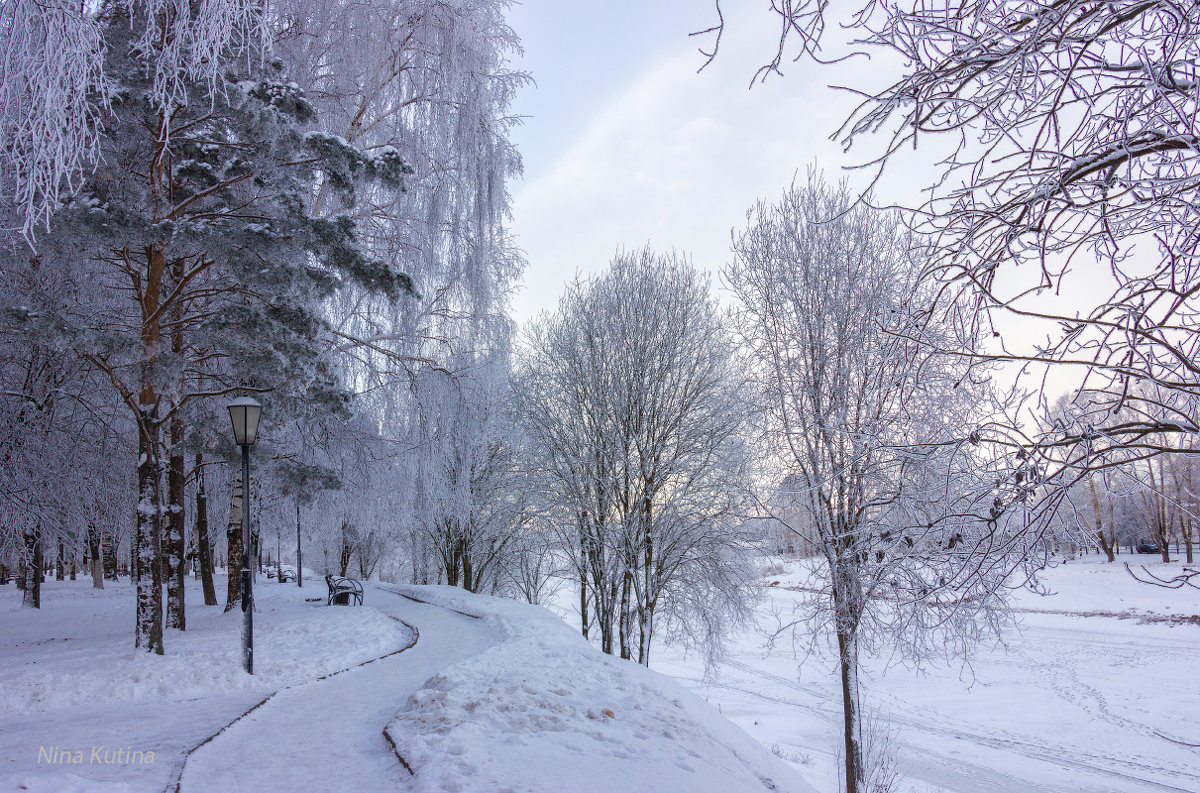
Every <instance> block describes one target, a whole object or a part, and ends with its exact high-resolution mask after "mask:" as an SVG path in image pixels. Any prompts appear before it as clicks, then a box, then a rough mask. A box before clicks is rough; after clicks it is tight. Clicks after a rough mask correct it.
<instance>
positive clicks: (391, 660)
mask: <svg viewBox="0 0 1200 793" xmlns="http://www.w3.org/2000/svg"><path fill="white" fill-rule="evenodd" d="M222 584H224V580H223V579H219V581H218V589H221V586H222ZM324 591H325V587H324V582H322V581H319V580H318V581H317V582H316V583H315V584H313V585H310V586H308V587H305V588H304V589H300V588H297V587H296V586H294V585H293V584H285V585H280V584H277V583H274V582H269V579H267V578H266V577H265V576H264V577H262V578H260V583H259V585H258V586H257V587H256V589H255V599H256V603H257V608H258V614H257V615H256V617H255V668H256V672H258V674H256V675H255V676H253V677H249V676H246V675H244V674H243V673H242V672H241V671H240V666H239V658H240V657H239V650H240V648H239V646H238V628H239V626H240V616H241V615H240V613H239V612H238V611H237V610H234V611H231V612H229V613H227V614H225V613H223V612H222V611H221V609H220V608H219V607H210V608H206V607H203V606H202V605H199V604H200V603H201V598H200V592H199V588H198V586H197V584H196V582H194V581H192V580H189V581H188V596H189V609H188V610H189V612H190V613H189V615H188V626H189V628H188V630H187V631H186V632H184V633H180V632H177V631H167V633H166V640H165V644H166V648H167V655H166V656H163V657H157V656H152V655H149V654H146V653H143V652H141V651H137V650H134V649H133V648H132V646H131V645H132V622H133V619H132V618H133V597H134V591H133V587H131V586H130V585H129V584H128V583H127V582H122V583H120V584H116V585H112V584H110V585H109V588H108V589H105V590H103V591H96V590H93V589H92V588H91V583H90V581H76V582H54V581H47V582H46V584H45V585H44V589H43V604H44V608H43V609H42V611H41V613H38V612H37V611H34V610H32V609H25V610H22V609H20V608H19V605H18V603H19V600H18V599H17V598H16V597H13V595H14V592H13V590H11V589H9V590H7V591H4V590H0V637H2V638H0V692H2V698H0V791H7V790H24V791H42V792H44V793H64V792H67V791H88V792H89V793H91V792H92V791H97V792H99V793H132V792H133V791H161V790H164V789H170V788H173V787H174V784H175V782H176V780H178V781H179V783H180V789H181V790H184V791H209V790H246V791H267V790H277V789H286V790H289V791H294V792H295V793H303V791H321V792H322V793H326V792H327V791H330V790H338V789H345V790H355V791H376V790H378V791H383V790H389V791H391V790H412V791H434V790H437V791H443V790H445V791H454V790H458V791H480V792H481V793H483V792H485V791H486V792H487V793H490V792H491V791H504V790H511V791H522V792H528V793H533V792H534V791H546V792H547V793H549V791H555V792H556V793H557V791H561V790H566V789H571V790H579V791H607V790H613V791H616V790H622V791H625V790H631V789H638V788H640V787H644V786H645V785H646V784H647V780H653V783H654V789H655V790H656V791H657V790H664V791H697V793H706V791H713V792H714V793H716V791H722V792H723V791H729V790H745V791H752V790H769V789H773V790H778V791H793V793H810V792H811V791H812V790H813V788H811V787H809V786H808V785H807V783H805V782H804V781H803V779H802V778H801V776H800V775H799V774H797V773H796V772H795V771H794V770H792V769H791V768H789V767H788V766H787V765H785V764H784V763H783V762H782V761H780V760H778V759H777V758H775V757H773V756H771V754H770V753H769V752H768V751H767V750H766V749H765V748H764V747H763V746H761V745H760V744H758V743H757V742H756V741H754V740H752V739H751V738H750V737H749V736H747V735H746V734H745V733H744V732H742V731H741V730H739V729H738V728H737V727H735V726H734V725H732V724H730V723H729V722H728V721H726V720H725V719H724V718H723V717H721V715H720V714H719V713H717V712H716V711H715V710H713V709H712V708H710V707H708V706H706V705H705V704H704V703H703V702H702V701H701V700H699V699H698V698H697V697H695V696H694V695H692V694H691V693H690V692H688V691H686V690H685V689H683V688H682V687H680V686H679V685H678V684H676V683H674V682H673V681H671V680H669V679H666V678H664V677H662V676H660V675H657V674H656V673H653V672H650V671H648V670H646V669H643V668H641V667H638V666H637V665H635V664H632V663H629V662H624V661H619V660H617V659H613V658H610V657H607V656H604V655H602V654H601V653H599V652H597V651H596V650H594V649H593V648H591V647H589V646H588V645H587V644H586V643H585V642H584V641H583V640H582V639H581V638H579V637H578V636H577V635H576V634H575V631H573V630H572V629H571V628H570V627H568V626H566V625H564V624H563V623H562V622H561V621H560V620H558V618H557V617H555V616H554V615H552V614H550V613H549V612H547V611H545V610H543V609H541V608H538V607H531V606H523V605H520V604H516V603H511V602H508V601H502V600H497V599H493V598H486V597H481V596H473V595H469V594H467V593H463V592H461V591H460V590H454V589H449V588H437V587H434V588H393V589H383V588H377V587H371V586H368V587H367V592H366V605H365V606H363V607H361V608H358V607H355V608H327V607H325V606H324V597H323V595H324ZM306 596H307V597H310V598H311V597H317V596H320V602H317V603H311V602H306V601H305V597H306ZM411 598H418V599H420V600H423V601H427V602H426V603H420V602H416V601H414V600H413V599H411ZM459 612H467V613H469V614H471V615H473V616H467V614H465V613H459ZM414 638H415V639H416V642H415V644H414V641H413V640H414ZM385 728H386V733H387V735H386V737H385V734H384V733H385ZM94 747H103V749H102V751H105V752H109V753H112V752H116V751H118V750H120V751H123V752H124V753H125V756H126V757H128V756H129V755H130V754H131V753H133V752H142V753H144V754H143V755H141V756H140V757H141V758H146V757H149V756H150V753H153V762H125V763H120V762H111V763H105V762H93V761H92V760H91V753H92V750H93V748H94ZM192 750H194V751H192ZM39 752H41V757H40V761H39ZM48 752H49V753H56V754H54V756H55V757H57V758H60V761H58V762H47V761H46V753H48ZM77 752H80V753H82V755H83V757H84V762H82V763H79V764H75V763H66V762H62V761H61V757H62V756H63V755H64V754H65V755H66V756H67V757H71V756H73V755H74V753H77ZM189 752H191V754H190V757H189V758H188V759H187V760H186V764H185V762H184V760H185V757H186V756H187V755H188V753H189ZM406 768H408V769H412V770H413V771H415V775H413V774H410V773H409V771H408V770H406ZM772 786H773V787H772Z"/></svg>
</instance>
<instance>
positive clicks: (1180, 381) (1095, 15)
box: [710, 0, 1200, 505]
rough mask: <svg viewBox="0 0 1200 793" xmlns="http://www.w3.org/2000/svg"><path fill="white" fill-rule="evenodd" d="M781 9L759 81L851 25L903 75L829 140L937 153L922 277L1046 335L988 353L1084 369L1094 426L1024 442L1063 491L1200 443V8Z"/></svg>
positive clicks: (878, 156) (936, 5)
mask: <svg viewBox="0 0 1200 793" xmlns="http://www.w3.org/2000/svg"><path fill="white" fill-rule="evenodd" d="M771 12H772V13H774V14H775V15H776V16H777V18H778V22H779V31H780V36H779V39H778V42H779V44H778V50H777V52H776V53H775V55H774V57H773V58H772V59H771V61H770V62H769V63H768V64H767V65H765V66H764V67H763V68H762V70H761V71H760V72H759V74H758V77H760V78H766V77H768V76H769V75H772V74H776V73H781V72H782V70H783V69H784V68H785V65H786V63H787V62H788V61H789V60H790V59H791V58H792V57H796V58H805V57H811V58H813V59H817V60H820V59H821V58H823V57H824V53H826V52H829V51H831V50H833V51H838V52H841V51H842V49H841V46H840V45H842V44H844V43H845V42H839V41H834V40H832V39H831V37H832V36H837V35H840V33H841V32H843V31H845V30H846V27H843V25H845V26H848V29H849V35H850V37H852V38H854V39H856V43H855V44H854V45H852V46H854V47H855V48H858V49H860V50H863V51H866V52H868V53H882V54H883V55H885V56H886V57H885V59H884V60H886V61H887V62H888V63H894V64H896V69H897V74H896V76H894V77H887V79H886V80H885V82H883V83H882V85H883V86H884V87H882V88H878V89H877V87H876V86H874V85H872V86H866V85H852V86H850V87H851V88H852V89H856V90H859V91H862V96H863V101H862V103H861V104H860V105H859V106H858V108H857V110H856V111H854V113H853V115H852V116H851V117H850V118H849V119H848V120H847V121H846V123H845V125H844V126H843V127H842V128H841V130H840V131H838V133H837V135H836V136H837V137H838V138H840V140H841V141H842V142H843V143H844V144H846V145H847V146H849V144H850V143H852V142H853V143H854V144H855V148H856V149H861V146H862V145H863V144H864V143H868V142H869V139H870V138H871V137H872V136H874V135H880V136H881V137H882V142H881V143H882V145H881V147H880V148H879V149H877V150H876V152H875V153H874V154H873V155H869V156H867V159H868V160H871V162H872V164H879V165H881V166H883V165H886V164H887V163H889V162H894V161H896V160H898V159H900V158H902V157H903V156H904V155H903V152H904V151H905V150H906V149H909V148H911V147H913V146H917V147H929V146H932V147H934V149H935V153H936V154H937V166H936V168H935V169H934V172H933V173H932V174H931V176H930V186H931V187H932V192H931V198H930V200H929V202H928V203H927V204H925V205H924V206H922V207H920V210H921V211H920V213H919V215H918V219H919V220H918V223H919V225H920V227H921V228H922V230H924V231H926V232H927V233H928V234H929V236H930V238H931V240H932V242H933V250H932V253H931V257H930V259H929V260H928V263H927V264H926V265H925V266H924V269H925V273H924V275H925V277H926V278H928V279H930V280H932V281H935V282H937V283H938V284H940V285H941V287H942V295H943V298H944V299H945V300H947V301H951V302H952V303H954V304H956V305H957V307H958V308H959V309H960V310H967V311H970V312H971V313H972V315H973V316H974V318H975V319H976V320H977V321H978V322H979V323H980V325H981V326H988V325H995V326H996V328H997V330H998V331H999V330H1003V328H1004V327H1005V326H1006V325H1009V324H1011V323H1014V322H1015V323H1021V324H1023V325H1025V326H1032V327H1035V328H1038V329H1044V330H1045V333H1046V339H1045V341H1044V342H1042V343H1040V344H1038V345H1036V347H1033V348H1020V347H1016V348H1009V347H1005V346H1003V345H1001V343H1000V341H999V338H1000V334H999V333H998V332H997V335H996V336H993V335H992V334H990V333H987V334H983V335H982V336H981V340H982V343H981V344H980V345H979V346H978V347H977V348H976V351H977V352H978V353H979V354H980V355H981V356H984V357H985V358H999V359H1007V360H1016V361H1019V362H1030V363H1032V364H1034V365H1038V366H1040V365H1042V364H1043V363H1046V362H1057V363H1061V364H1062V365H1063V366H1064V367H1068V370H1069V371H1071V372H1073V373H1081V372H1085V373H1086V379H1085V381H1084V384H1083V389H1082V393H1083V394H1084V395H1085V398H1084V399H1080V400H1077V402H1078V405H1079V407H1080V408H1081V409H1086V413H1087V420H1086V421H1081V422H1079V423H1077V424H1076V425H1075V426H1074V427H1073V434H1071V435H1069V436H1064V435H1061V434H1060V435H1057V436H1056V437H1051V438H1042V437H1039V436H1034V437H1028V438H1024V439H1020V440H1019V441H1018V442H1019V443H1021V444H1023V445H1025V446H1036V447H1038V451H1037V453H1038V454H1041V453H1042V450H1043V449H1045V448H1046V447H1053V449H1051V450H1050V451H1048V452H1047V453H1046V454H1045V455H1044V459H1043V462H1044V463H1045V464H1046V465H1047V466H1048V467H1049V466H1054V467H1055V468H1056V469H1057V470H1058V471H1060V472H1061V475H1060V476H1059V477H1058V478H1060V479H1062V484H1063V485H1064V486H1066V485H1068V484H1070V482H1072V481H1074V480H1075V478H1076V477H1078V476H1086V475H1087V474H1086V472H1087V471H1091V470H1097V469H1098V468H1101V467H1104V466H1105V465H1108V464H1110V463H1114V462H1115V463H1119V462H1120V460H1121V458H1122V457H1123V456H1124V452H1125V450H1126V449H1130V448H1132V449H1135V450H1138V451H1139V452H1140V453H1144V452H1147V451H1151V450H1157V451H1161V452H1164V453H1172V450H1173V449H1174V448H1175V446H1176V445H1177V444H1175V443H1174V442H1173V441H1172V440H1170V436H1173V435H1183V436H1190V435H1194V434H1195V432H1196V431H1197V427H1200V413H1198V410H1197V404H1198V403H1197V399H1198V398H1200V390H1198V387H1197V382H1200V380H1198V378H1197V376H1196V375H1197V372H1200V308H1198V307H1197V301H1196V299H1195V294H1196V290H1197V288H1200V246H1198V242H1200V232H1198V231H1197V229H1200V211H1198V207H1200V201H1198V200H1197V199H1198V192H1200V168H1198V167H1197V165H1198V163H1200V114H1198V113H1197V110H1198V108H1200V73H1198V71H1197V68H1198V67H1197V64H1198V63H1200V6H1197V5H1196V4H1195V3H1179V2H1174V0H1148V1H1147V2H1112V3H1094V2H1090V1H1089V0H1053V1H1051V0H1019V1H1018V2H1005V1H1003V0H971V1H970V2H965V3H952V2H910V1H909V0H894V1H893V0H890V1H889V2H874V0H870V1H869V2H865V3H860V4H852V5H851V6H849V7H845V6H837V5H836V4H831V3H828V2H827V1H826V0H798V1H797V2H787V3H775V4H772V6H771ZM836 23H842V24H836ZM722 27H723V24H721V23H719V24H718V26H717V27H715V28H713V29H712V31H710V32H711V33H715V34H717V35H719V33H720V32H721V28H722ZM830 45H832V46H830ZM1052 292H1053V293H1057V294H1060V295H1063V296H1069V299H1067V298H1065V297H1064V298H1063V299H1059V300H1057V301H1053V300H1048V299H1046V297H1047V295H1048V294H1050V293H1052ZM1093 295H1094V296H1093ZM1125 406H1132V407H1133V408H1134V410H1133V411H1132V414H1129V413H1125V414H1123V418H1124V419H1126V420H1122V415H1121V414H1122V412H1121V410H1120V409H1121V408H1122V407H1125ZM1068 447H1069V451H1070V454H1063V453H1060V452H1062V451H1064V450H1067V449H1068ZM1053 473H1055V472H1054V471H1048V475H1049V474H1053ZM1051 505H1052V504H1051Z"/></svg>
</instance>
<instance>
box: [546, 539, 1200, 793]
mask: <svg viewBox="0 0 1200 793" xmlns="http://www.w3.org/2000/svg"><path fill="white" fill-rule="evenodd" d="M1153 559H1154V557H1147V556H1141V557H1137V556H1134V557H1129V556H1127V555H1122V556H1121V557H1118V560H1119V561H1131V563H1132V564H1134V565H1137V564H1142V563H1145V564H1147V567H1148V569H1150V570H1151V571H1154V572H1156V573H1157V574H1159V575H1161V576H1167V575H1170V574H1175V573H1178V572H1179V570H1180V565H1179V564H1178V563H1171V564H1170V565H1163V564H1162V563H1161V562H1154V561H1153ZM1102 560H1103V557H1102V556H1095V555H1092V556H1088V557H1084V558H1083V559H1078V560H1073V561H1070V562H1067V563H1065V564H1062V565H1060V566H1058V567H1055V568H1054V569H1051V570H1048V571H1046V572H1045V575H1044V583H1045V584H1046V586H1047V588H1048V589H1049V590H1050V591H1051V592H1052V593H1053V594H1050V595H1046V596H1042V595H1038V594H1035V593H1033V592H1029V591H1021V592H1018V593H1017V595H1016V598H1015V605H1016V608H1017V617H1018V622H1019V623H1020V627H1019V629H1015V630H1012V631H1010V632H1007V633H1006V634H1005V636H1004V645H1003V646H996V647H990V648H985V649H983V650H982V651H981V652H980V653H979V654H978V656H977V657H976V658H975V659H974V660H973V662H972V664H971V665H970V666H969V667H961V666H959V665H953V666H946V665H941V666H929V667H926V668H924V669H922V670H920V671H916V670H911V669H905V668H903V667H892V668H890V669H888V668H886V667H887V664H886V659H884V658H878V657H876V658H865V659H864V664H865V666H866V674H864V677H863V693H862V697H863V704H864V706H865V707H866V709H867V710H868V711H870V710H875V711H876V713H877V716H878V718H879V719H880V720H881V721H882V723H883V724H884V725H886V726H887V727H888V728H890V730H891V732H892V739H893V743H894V744H895V745H896V747H897V753H898V763H899V768H900V771H901V773H902V775H903V776H904V781H903V783H902V784H901V785H900V787H899V790H900V791H902V793H909V791H910V790H912V791H916V792H917V793H926V792H927V791H938V793H981V792H983V791H987V792H988V793H1026V792H1027V791H1032V792H1034V793H1038V792H1042V791H1044V792H1045V793H1059V791H1073V793H1093V792H1094V793H1101V792H1102V791H1103V792H1104V793H1144V792H1145V791H1192V793H1196V792H1197V791H1200V751H1198V750H1197V749H1195V748H1189V747H1186V746H1182V745H1180V744H1179V743H1174V742H1173V741H1180V742H1184V743H1192V744H1197V743H1200V733H1198V732H1197V729H1196V726H1195V714H1196V713H1200V691H1198V690H1197V687H1196V686H1195V684H1194V678H1195V661H1196V658H1197V657H1200V616H1197V615H1200V591H1198V590H1195V589H1190V590H1188V589H1184V590H1167V589H1161V588H1157V587H1152V586H1148V585H1146V584H1140V583H1138V582H1136V581H1134V580H1133V579H1132V578H1131V577H1130V576H1129V575H1128V574H1127V573H1126V572H1125V569H1124V568H1123V567H1122V566H1121V565H1120V563H1118V564H1115V565H1110V564H1106V563H1104V562H1103V561H1102ZM1135 569H1137V568H1136V567H1135ZM770 572H771V575H768V576H766V577H765V582H766V583H767V584H770V583H771V582H772V581H777V582H779V583H778V584H777V585H776V586H770V587H768V590H767V592H768V598H767V600H766V602H765V603H764V604H763V605H762V607H761V610H760V614H761V619H760V622H759V624H758V626H757V627H756V628H755V629H753V630H748V631H746V632H745V633H744V634H742V635H740V636H739V637H737V639H736V640H735V641H734V642H733V643H732V645H731V648H730V653H729V656H728V658H727V659H726V660H725V662H724V663H722V664H720V665H719V666H718V667H717V668H716V669H713V670H708V672H709V674H708V676H707V677H706V675H705V670H704V668H703V663H702V661H701V660H700V659H698V658H694V657H689V656H687V655H685V654H684V653H682V652H681V651H678V650H675V649H673V648H663V649H661V650H659V651H658V655H657V659H658V660H657V661H656V662H655V663H654V664H653V667H654V668H655V669H657V670H658V671H661V672H664V673H666V674H669V675H671V676H673V677H675V678H676V679H677V680H679V681H680V682H681V683H683V684H684V685H686V686H687V687H689V688H690V689H692V690H693V691H695V692H696V693H697V694H700V695H702V696H704V697H705V698H706V699H707V700H708V701H709V703H710V704H713V705H716V706H718V707H719V708H720V709H721V711H722V713H723V714H724V715H725V716H727V717H729V718H730V719H731V720H732V721H733V722H734V723H736V724H738V725H739V726H741V727H743V728H744V729H745V730H746V731H747V732H748V733H749V734H750V735H752V736H754V737H755V738H757V739H758V740H759V741H760V742H762V743H763V744H765V745H768V746H771V745H775V746H778V747H779V753H780V754H782V755H783V756H784V757H786V758H789V759H790V760H792V761H793V765H794V766H795V767H796V768H797V769H798V770H800V771H801V772H802V773H803V774H804V775H805V776H806V777H807V778H808V779H809V780H810V781H811V782H813V784H815V785H816V786H817V787H818V788H819V789H822V790H836V789H837V768H838V764H839V762H840V761H839V760H838V757H837V756H836V754H835V752H836V750H837V746H838V741H839V730H840V728H841V723H840V719H841V701H840V692H839V689H838V678H837V673H836V667H835V664H834V660H833V657H832V656H829V655H825V656H821V657H818V656H806V655H805V654H804V653H803V652H801V653H799V654H798V655H797V654H794V653H793V651H792V647H791V645H790V643H789V642H787V641H782V642H780V643H779V644H777V645H776V646H775V648H774V649H768V648H767V647H766V646H765V644H766V642H765V639H766V635H767V632H768V631H769V630H771V629H773V628H774V627H775V626H776V625H777V615H779V616H786V615H787V614H789V613H790V608H791V605H792V603H794V602H795V599H796V598H799V597H803V596H804V594H803V593H799V592H795V591H791V590H788V589H786V588H785V587H786V586H789V585H792V584H795V583H797V582H799V581H802V580H803V572H802V570H801V568H800V565H797V564H794V563H789V564H787V565H786V569H785V570H782V571H781V570H778V569H771V570H770ZM1106 615H1112V616H1106ZM1185 616H1190V617H1191V620H1190V621H1184V620H1183V618H1184V617H1185ZM568 619H572V618H571V617H568Z"/></svg>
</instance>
